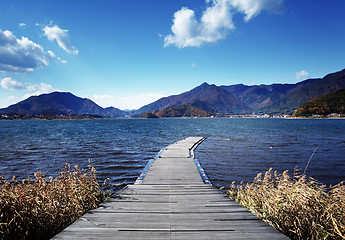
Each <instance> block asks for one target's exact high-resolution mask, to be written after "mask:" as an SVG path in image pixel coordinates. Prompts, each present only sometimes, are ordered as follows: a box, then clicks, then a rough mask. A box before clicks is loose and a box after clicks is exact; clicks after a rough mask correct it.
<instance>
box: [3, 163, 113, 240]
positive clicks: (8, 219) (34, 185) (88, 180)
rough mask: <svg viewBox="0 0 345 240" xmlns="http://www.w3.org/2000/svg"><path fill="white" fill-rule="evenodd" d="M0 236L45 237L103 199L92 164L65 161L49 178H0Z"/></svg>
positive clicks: (52, 234)
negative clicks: (72, 165) (84, 165)
mask: <svg viewBox="0 0 345 240" xmlns="http://www.w3.org/2000/svg"><path fill="white" fill-rule="evenodd" d="M0 193H1V198H0V239H49V238H51V237H53V236H54V235H55V234H57V233H59V232H60V231H61V230H63V229H64V228H66V227H67V226H68V225H70V224H71V223H73V222H74V221H75V220H76V219H78V218H79V217H80V216H82V215H83V214H84V213H86V212H88V211H89V210H91V209H92V208H95V207H97V205H98V204H99V203H100V202H102V201H104V200H105V199H106V198H107V197H108V196H109V194H108V193H107V192H105V191H102V190H101V186H100V185H99V184H98V181H97V179H96V175H95V168H94V167H93V166H91V165H89V169H88V170H87V171H85V170H81V169H79V167H78V166H75V169H74V170H71V169H70V166H69V165H68V164H66V166H65V168H64V169H62V170H61V172H60V176H59V177H57V178H55V179H53V178H52V177H49V178H48V179H46V177H45V176H44V175H43V174H42V173H41V172H37V173H36V174H35V179H34V180H31V179H30V178H29V179H27V180H23V181H20V182H19V181H16V178H15V177H13V182H11V183H10V182H8V181H6V180H4V179H3V178H1V179H0Z"/></svg>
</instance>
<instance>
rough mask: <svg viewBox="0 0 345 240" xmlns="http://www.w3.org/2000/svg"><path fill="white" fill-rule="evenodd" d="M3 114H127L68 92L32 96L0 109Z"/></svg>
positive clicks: (109, 115) (108, 115)
mask: <svg viewBox="0 0 345 240" xmlns="http://www.w3.org/2000/svg"><path fill="white" fill-rule="evenodd" d="M0 113H3V114H19V113H20V114H24V115H28V116H31V115H42V114H56V115H99V116H103V117H113V118H115V117H123V116H125V112H123V111H121V110H120V109H117V108H114V107H109V108H102V107H100V106H98V105H97V104H96V103H94V102H93V101H91V100H90V99H87V98H80V97H77V96H75V95H73V94H72V93H68V92H53V93H49V94H42V95H40V96H32V97H29V98H28V99H26V100H23V101H21V102H19V103H17V104H14V105H11V106H9V107H8V108H3V109H0Z"/></svg>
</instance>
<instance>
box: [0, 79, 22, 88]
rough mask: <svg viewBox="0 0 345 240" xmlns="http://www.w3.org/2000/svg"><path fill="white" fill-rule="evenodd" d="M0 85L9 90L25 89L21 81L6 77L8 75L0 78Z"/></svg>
mask: <svg viewBox="0 0 345 240" xmlns="http://www.w3.org/2000/svg"><path fill="white" fill-rule="evenodd" d="M0 85H1V87H2V88H4V89H7V90H11V91H15V90H25V89H26V87H25V86H24V84H23V83H21V82H17V81H16V80H13V79H12V78H8V77H7V78H3V79H1V82H0Z"/></svg>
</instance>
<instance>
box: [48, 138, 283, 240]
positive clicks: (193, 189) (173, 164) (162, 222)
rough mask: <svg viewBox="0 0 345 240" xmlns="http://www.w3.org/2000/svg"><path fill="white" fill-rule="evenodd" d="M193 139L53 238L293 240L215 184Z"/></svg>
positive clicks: (172, 148)
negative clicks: (199, 158)
mask: <svg viewBox="0 0 345 240" xmlns="http://www.w3.org/2000/svg"><path fill="white" fill-rule="evenodd" d="M203 140H204V138H201V137H189V138H187V139H184V140H182V141H179V142H177V143H175V144H172V145H170V146H168V147H167V148H166V149H164V150H163V151H162V152H161V154H160V156H159V158H157V159H155V160H154V161H152V162H149V163H148V165H147V167H146V168H145V170H144V171H143V173H142V175H141V176H140V177H139V178H138V180H137V181H136V183H135V184H134V185H129V186H127V187H126V188H125V189H123V190H121V191H120V192H119V193H118V194H117V196H116V197H114V198H111V199H109V200H107V201H106V202H104V203H103V204H102V205H101V206H100V207H99V208H97V209H94V210H92V211H91V212H89V213H87V214H85V215H84V216H83V217H81V218H80V219H79V220H77V221H76V222H75V223H73V224H72V225H71V226H69V227H68V228H66V229H65V230H64V231H62V232H61V233H60V234H58V235H57V236H55V237H54V239H212V240H214V239H288V238H287V237H285V236H284V235H282V234H281V233H279V232H278V231H277V230H275V229H274V228H272V227H271V226H269V225H268V224H266V223H265V222H263V221H262V220H261V219H259V218H258V217H256V216H255V215H253V214H252V213H250V212H249V211H247V210H246V209H244V208H243V207H242V206H240V205H239V204H237V203H236V202H235V201H233V200H231V199H229V198H228V197H227V196H226V195H225V194H224V193H222V192H221V191H220V190H218V189H216V188H215V187H213V186H212V184H210V182H209V180H208V179H207V176H206V175H205V174H204V171H203V169H202V168H201V167H200V165H199V164H198V162H197V161H196V160H195V159H194V152H193V151H194V149H195V148H196V147H197V146H198V145H199V144H200V143H201V142H202V141H203Z"/></svg>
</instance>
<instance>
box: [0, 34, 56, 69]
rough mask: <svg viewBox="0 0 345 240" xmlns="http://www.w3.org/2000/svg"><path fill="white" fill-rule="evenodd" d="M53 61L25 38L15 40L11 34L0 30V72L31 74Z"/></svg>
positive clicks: (39, 47) (38, 46)
mask: <svg viewBox="0 0 345 240" xmlns="http://www.w3.org/2000/svg"><path fill="white" fill-rule="evenodd" d="M52 59H54V58H53V57H52V56H51V55H50V54H48V53H46V52H45V51H44V49H43V48H42V47H41V46H40V45H38V44H36V43H34V42H32V41H30V40H29V39H28V38H26V37H22V38H21V39H17V38H16V37H15V36H14V35H13V33H12V32H10V31H8V30H6V31H2V30H0V71H1V72H10V73H20V72H32V71H34V70H36V69H40V68H42V67H44V66H47V65H48V64H49V61H51V60H52Z"/></svg>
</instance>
